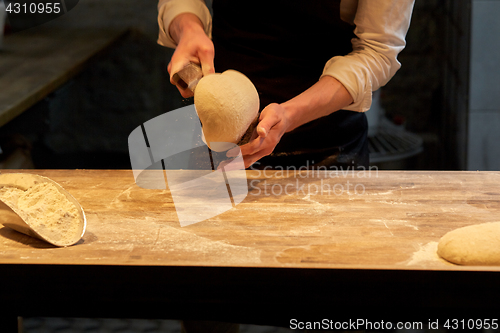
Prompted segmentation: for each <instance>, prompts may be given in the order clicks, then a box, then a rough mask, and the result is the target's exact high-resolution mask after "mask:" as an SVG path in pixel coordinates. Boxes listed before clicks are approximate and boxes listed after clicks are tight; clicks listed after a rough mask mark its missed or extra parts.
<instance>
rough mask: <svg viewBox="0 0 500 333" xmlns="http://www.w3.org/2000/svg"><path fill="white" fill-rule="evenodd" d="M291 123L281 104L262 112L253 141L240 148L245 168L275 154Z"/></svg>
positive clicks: (270, 106)
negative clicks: (274, 151)
mask: <svg viewBox="0 0 500 333" xmlns="http://www.w3.org/2000/svg"><path fill="white" fill-rule="evenodd" d="M289 123H290V121H289V118H288V116H287V113H286V110H285V108H284V107H283V106H281V105H280V104H276V103H273V104H269V105H268V106H267V107H266V108H265V109H264V110H262V112H261V114H260V117H259V124H258V125H257V129H256V131H255V132H254V134H253V137H252V140H250V142H249V143H247V144H245V145H243V146H241V147H239V148H240V150H241V154H242V155H243V160H244V161H245V168H248V167H250V166H251V165H252V164H254V163H255V162H257V161H258V160H260V159H261V158H262V157H264V156H267V155H269V154H271V153H272V152H273V150H274V148H275V147H276V145H277V144H278V142H279V141H280V140H281V137H282V136H283V134H285V132H286V131H287V130H288V127H289ZM230 152H231V151H229V152H228V156H229V155H230Z"/></svg>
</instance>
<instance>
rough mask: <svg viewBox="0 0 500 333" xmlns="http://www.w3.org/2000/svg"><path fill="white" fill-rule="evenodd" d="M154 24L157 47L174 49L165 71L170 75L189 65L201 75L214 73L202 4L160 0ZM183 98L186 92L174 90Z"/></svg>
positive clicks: (207, 18) (207, 16)
mask: <svg viewBox="0 0 500 333" xmlns="http://www.w3.org/2000/svg"><path fill="white" fill-rule="evenodd" d="M158 13H159V15H158V24H159V26H160V34H159V39H158V42H159V43H160V44H161V45H164V46H169V47H174V48H175V52H174V54H173V55H172V58H171V60H170V63H169V64H168V67H167V70H168V72H169V74H170V81H171V82H172V83H174V82H173V80H172V76H173V74H174V73H177V72H178V71H179V70H180V69H182V68H183V67H184V66H185V65H187V64H188V63H189V62H193V63H197V64H200V65H201V68H202V72H203V75H207V74H210V73H213V72H214V63H213V62H214V46H213V43H212V41H211V39H210V34H211V17H210V13H209V12H208V9H207V7H206V6H205V4H204V2H203V1H198V0H182V1H179V0H160V2H159V3H158ZM177 88H178V89H179V91H180V93H181V95H182V96H183V97H190V96H192V92H191V91H189V90H187V89H182V88H181V87H177Z"/></svg>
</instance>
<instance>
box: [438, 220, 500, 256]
mask: <svg viewBox="0 0 500 333" xmlns="http://www.w3.org/2000/svg"><path fill="white" fill-rule="evenodd" d="M437 253H438V254H439V255H440V256H441V257H442V258H444V259H446V260H448V261H450V262H452V263H455V264H459V265H500V222H492V223H483V224H476V225H470V226H468V227H463V228H459V229H455V230H452V231H450V232H448V233H447V234H446V235H444V236H443V237H442V238H441V240H440V241H439V244H438V250H437Z"/></svg>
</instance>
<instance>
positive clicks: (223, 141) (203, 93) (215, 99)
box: [194, 70, 259, 151]
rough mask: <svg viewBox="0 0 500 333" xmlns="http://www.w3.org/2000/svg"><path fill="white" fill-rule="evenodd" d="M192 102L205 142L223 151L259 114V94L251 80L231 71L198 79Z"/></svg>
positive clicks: (238, 139) (234, 141) (229, 146)
mask: <svg viewBox="0 0 500 333" xmlns="http://www.w3.org/2000/svg"><path fill="white" fill-rule="evenodd" d="M194 105H195V107H196V112H197V113H198V117H200V121H201V124H202V126H203V135H204V137H205V142H206V143H207V145H208V146H209V147H210V148H211V149H213V150H215V151H224V150H227V149H229V148H231V147H234V144H236V143H238V142H239V141H240V139H241V138H242V136H243V135H244V134H245V132H246V131H247V129H248V127H249V126H250V124H251V123H252V122H253V120H254V119H255V118H256V117H257V115H258V113H259V94H258V93H257V89H255V86H254V85H253V83H252V81H250V79H248V78H247V77H246V76H245V75H243V74H241V73H240V72H238V71H235V70H227V71H225V72H223V73H222V74H220V73H215V74H210V75H207V76H204V77H203V78H201V80H200V81H199V82H198V85H197V86H196V90H195V92H194Z"/></svg>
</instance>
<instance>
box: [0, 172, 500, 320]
mask: <svg viewBox="0 0 500 333" xmlns="http://www.w3.org/2000/svg"><path fill="white" fill-rule="evenodd" d="M2 172H19V171H18V170H11V171H2ZM26 172H31V173H36V174H39V175H42V176H47V177H49V178H51V179H53V180H55V181H56V182H58V183H59V184H61V185H62V186H63V187H64V188H65V189H66V190H68V191H69V192H70V193H71V194H72V195H73V196H74V197H75V198H76V199H77V200H78V201H79V202H80V203H81V205H82V207H83V208H84V210H85V213H86V216H87V222H88V225H87V231H86V233H85V235H84V237H83V238H82V240H81V241H80V242H79V243H77V244H76V245H74V246H71V247H67V248H55V247H53V246H50V245H48V244H46V243H44V242H42V241H39V240H37V239H34V238H30V237H28V236H24V235H22V234H19V233H17V232H15V231H13V230H11V229H9V228H5V227H3V228H1V229H0V263H1V265H0V279H1V282H2V285H3V286H7V285H9V286H10V287H9V288H8V289H7V290H5V291H4V292H3V293H2V294H1V295H2V296H1V297H2V302H9V303H8V304H11V305H12V308H11V310H12V311H13V312H14V313H18V315H23V314H25V313H26V314H28V315H33V314H36V315H69V316H87V315H88V316H96V315H99V316H101V315H102V316H130V317H144V316H150V317H164V316H165V317H171V318H179V317H182V318H185V317H186V316H187V317H189V316H192V317H202V318H216V319H224V318H225V316H230V318H233V319H231V320H238V321H242V322H243V321H251V320H252V318H257V317H258V316H262V315H263V314H264V313H267V314H269V311H272V309H275V308H276V307H279V308H280V309H282V310H285V312H284V313H287V312H286V311H287V310H289V311H292V312H293V311H295V312H294V313H295V314H296V315H297V314H300V313H307V312H308V311H309V312H310V313H314V314H317V313H321V312H318V311H320V310H323V311H325V310H327V311H330V312H332V311H333V310H331V309H329V308H328V307H327V306H330V305H332V304H342V305H343V307H344V309H352V308H359V307H361V308H364V307H368V308H369V309H372V310H373V309H380V308H381V307H382V308H391V307H410V306H416V307H422V308H432V309H439V308H448V307H455V306H458V307H466V308H468V307H477V306H479V307H489V308H491V307H496V306H498V305H497V303H498V294H499V292H500V283H498V282H499V281H500V267H470V266H469V267H466V266H457V265H453V264H450V263H448V262H446V261H444V260H442V259H440V258H439V257H438V256H437V255H436V247H437V242H438V241H439V239H440V237H442V236H443V235H444V234H445V233H447V232H448V231H451V230H453V229H456V228H459V227H463V226H467V225H471V224H478V223H485V222H495V221H499V220H500V172H423V171H422V172H413V171H411V172H410V171H376V170H371V171H370V172H368V171H365V172H364V173H361V172H358V171H356V172H354V173H353V172H349V173H348V174H342V173H340V172H339V173H336V174H335V173H333V172H324V171H322V172H317V171H313V172H306V171H303V172H300V173H299V172H290V173H288V174H287V172H277V173H275V172H271V171H266V173H265V174H264V172H262V171H247V178H248V184H249V194H248V196H247V197H246V198H245V199H244V200H243V202H242V203H240V204H239V205H237V206H236V207H234V208H232V209H230V210H229V211H226V212H225V213H222V214H220V215H218V216H215V217H213V218H210V219H208V220H205V221H203V222H200V223H196V224H193V225H189V226H186V227H181V226H180V225H179V222H178V219H177V215H176V211H175V207H174V203H173V201H172V196H171V195H170V192H169V190H168V189H167V190H151V189H143V188H140V187H139V186H137V185H136V184H135V182H134V177H133V174H132V171H130V170H118V171H116V170H115V171H103V170H50V171H49V170H30V171H26ZM179 172H182V171H179ZM290 184H291V185H290ZM326 184H327V185H329V188H330V189H331V191H330V193H329V194H328V193H325V192H326V189H327V188H328V187H325V186H326ZM287 185H289V186H288V187H287ZM302 185H304V186H302ZM321 186H323V191H324V192H323V193H318V188H321ZM285 188H286V189H287V192H286V193H284V192H283V191H284V189H285ZM280 189H281V191H282V192H281V194H280V193H279V191H280ZM457 291H460V292H457ZM27 300H29V301H30V302H27ZM31 301H32V302H31ZM40 302H42V303H43V304H44V306H43V307H40V304H41V303H40ZM88 302H92V304H93V306H89V305H88V304H89V303H88ZM124 303H126V304H127V305H128V307H127V308H126V309H125V310H120V311H118V310H117V309H116V308H115V307H114V306H116V305H120V304H124ZM360 304H362V306H360ZM301 311H302V312H301ZM346 311H347V310H346ZM289 313H290V315H291V312H289ZM335 313H336V314H337V315H340V314H341V312H335ZM332 315H333V314H332ZM346 315H347V314H346ZM273 318H274V320H278V319H277V317H273ZM281 319H283V318H281Z"/></svg>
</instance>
